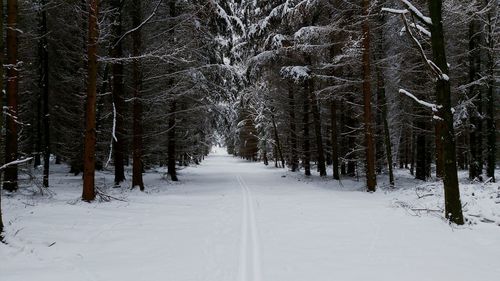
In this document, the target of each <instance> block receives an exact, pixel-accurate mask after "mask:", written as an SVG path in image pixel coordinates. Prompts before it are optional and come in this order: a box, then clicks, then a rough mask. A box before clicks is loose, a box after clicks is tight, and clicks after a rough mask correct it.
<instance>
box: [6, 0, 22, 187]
mask: <svg viewBox="0 0 500 281" xmlns="http://www.w3.org/2000/svg"><path fill="white" fill-rule="evenodd" d="M17 30H18V29H17V0H8V1H7V64H8V65H9V67H7V109H6V111H7V112H8V115H7V118H6V123H7V124H6V125H7V127H6V131H5V141H6V143H5V163H9V162H12V161H15V160H17V157H18V151H17V150H18V131H17V122H16V121H17V120H15V119H17V117H18V83H19V71H18V69H17V68H18V67H19V66H18V65H17V63H18V61H17ZM3 188H4V189H5V190H8V191H16V190H17V165H10V166H8V167H7V168H6V169H5V172H4V181H3Z"/></svg>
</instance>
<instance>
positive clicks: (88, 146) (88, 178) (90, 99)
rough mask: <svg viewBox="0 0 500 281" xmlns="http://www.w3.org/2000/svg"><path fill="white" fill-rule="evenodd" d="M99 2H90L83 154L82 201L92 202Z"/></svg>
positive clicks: (92, 0) (97, 0)
mask: <svg viewBox="0 0 500 281" xmlns="http://www.w3.org/2000/svg"><path fill="white" fill-rule="evenodd" d="M98 8H99V0H90V3H89V27H88V31H89V33H88V50H87V58H88V66H87V67H88V70H87V104H86V114H85V118H86V122H85V124H86V126H85V148H84V153H83V155H84V156H83V192H82V200H84V201H87V202H90V201H93V200H94V199H95V195H96V194H95V186H94V176H95V146H96V92H97V47H98V46H97V40H98V37H99V32H98V29H97V17H98V14H99V11H98Z"/></svg>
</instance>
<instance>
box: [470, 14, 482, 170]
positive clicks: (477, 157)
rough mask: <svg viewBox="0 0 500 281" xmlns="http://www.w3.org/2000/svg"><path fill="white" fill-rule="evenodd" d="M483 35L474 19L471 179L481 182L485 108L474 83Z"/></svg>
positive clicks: (477, 78)
mask: <svg viewBox="0 0 500 281" xmlns="http://www.w3.org/2000/svg"><path fill="white" fill-rule="evenodd" d="M480 34H481V33H480V32H479V22H478V20H477V19H475V18H472V19H471V21H470V23H469V82H470V83H471V86H470V88H469V98H472V99H474V100H473V104H474V107H473V108H471V109H470V110H469V118H470V126H471V128H470V131H469V151H470V157H471V159H470V165H469V179H470V180H474V179H479V180H481V174H482V173H483V145H482V143H483V136H482V135H483V134H482V128H483V125H482V124H483V122H482V121H483V120H482V113H483V109H482V108H483V106H482V103H483V101H482V91H481V89H480V87H479V86H477V85H474V81H477V80H479V79H480V78H481V77H480V74H479V72H480V71H481V52H480V49H479V46H480V40H481V37H480V36H481V35H480Z"/></svg>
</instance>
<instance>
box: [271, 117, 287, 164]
mask: <svg viewBox="0 0 500 281" xmlns="http://www.w3.org/2000/svg"><path fill="white" fill-rule="evenodd" d="M271 120H272V123H273V131H274V140H275V142H276V148H277V149H278V155H279V157H280V161H281V167H282V168H285V157H283V149H282V147H281V141H280V135H279V133H278V126H276V118H274V114H271Z"/></svg>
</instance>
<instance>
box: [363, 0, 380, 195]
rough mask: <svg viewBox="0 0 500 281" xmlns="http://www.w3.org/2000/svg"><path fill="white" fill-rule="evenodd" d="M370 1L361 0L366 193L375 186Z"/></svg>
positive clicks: (371, 190) (373, 189)
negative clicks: (362, 17) (363, 17)
mask: <svg viewBox="0 0 500 281" xmlns="http://www.w3.org/2000/svg"><path fill="white" fill-rule="evenodd" d="M370 2H371V1H370V0H363V16H365V19H364V21H363V27H362V28H363V105H364V106H363V109H364V112H363V120H364V128H365V170H366V187H367V191H370V192H373V191H375V189H376V186H377V176H376V175H375V145H374V142H373V122H372V121H373V120H372V119H373V118H372V105H371V100H372V89H371V57H370V56H371V48H370V41H371V38H370V21H369V18H368V16H369V11H368V10H369V9H370Z"/></svg>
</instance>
